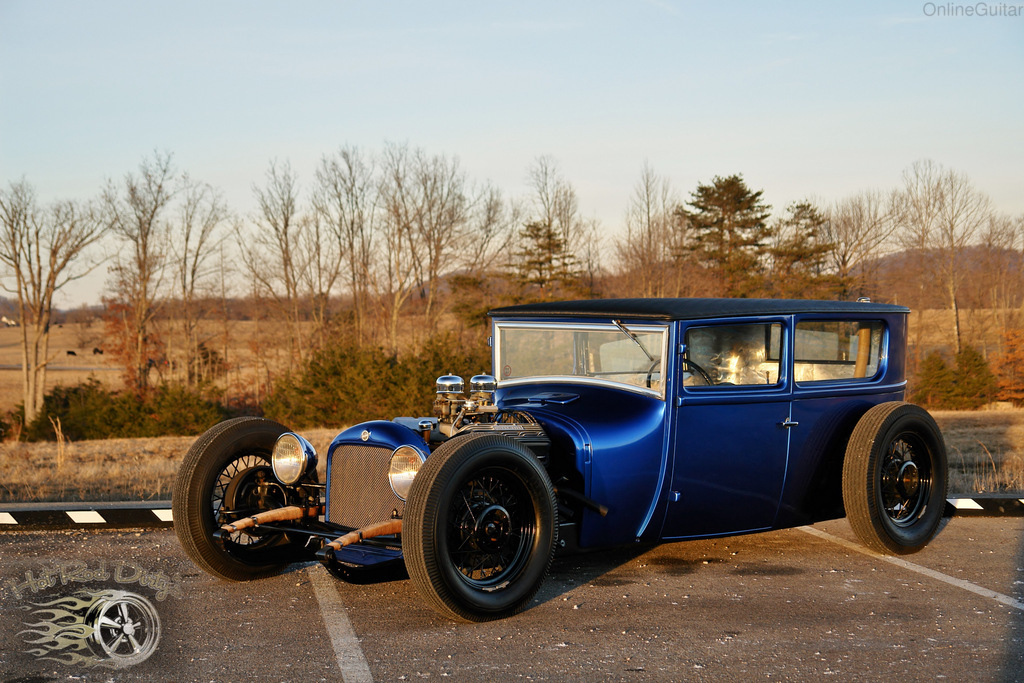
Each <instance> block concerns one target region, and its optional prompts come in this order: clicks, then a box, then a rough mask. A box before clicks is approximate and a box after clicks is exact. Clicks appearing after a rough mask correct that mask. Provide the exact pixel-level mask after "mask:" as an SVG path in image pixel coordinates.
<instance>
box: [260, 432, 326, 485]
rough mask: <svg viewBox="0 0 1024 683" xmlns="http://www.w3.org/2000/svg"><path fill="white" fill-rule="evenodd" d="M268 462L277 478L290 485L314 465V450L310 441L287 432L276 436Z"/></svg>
mask: <svg viewBox="0 0 1024 683" xmlns="http://www.w3.org/2000/svg"><path fill="white" fill-rule="evenodd" d="M270 464H271V466H273V468H274V476H275V477H277V480H278V481H279V482H281V483H282V484H284V485H285V486H291V485H293V484H297V483H298V481H299V480H300V479H302V476H303V475H304V474H306V473H307V472H308V471H309V470H311V469H313V468H314V467H316V451H315V450H314V449H313V445H312V444H311V443H309V442H308V441H306V440H305V439H303V438H302V437H301V436H299V435H298V434H292V433H291V432H287V433H285V434H282V435H281V436H279V437H278V438H277V443H275V444H274V453H273V455H272V456H271V458H270Z"/></svg>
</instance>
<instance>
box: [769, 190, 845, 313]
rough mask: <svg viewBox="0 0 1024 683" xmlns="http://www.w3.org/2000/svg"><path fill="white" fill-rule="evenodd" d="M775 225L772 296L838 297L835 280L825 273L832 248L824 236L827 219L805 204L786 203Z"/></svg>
mask: <svg viewBox="0 0 1024 683" xmlns="http://www.w3.org/2000/svg"><path fill="white" fill-rule="evenodd" d="M786 213H787V215H786V217H785V218H783V219H782V220H780V221H779V222H778V223H777V224H776V226H775V230H774V231H775V234H776V236H777V240H776V242H775V244H774V245H773V246H772V247H771V248H770V249H769V253H770V254H771V257H772V281H771V287H770V290H771V292H772V294H773V295H775V296H779V297H781V298H784V299H800V298H811V299H826V298H831V297H834V296H836V295H838V293H839V291H840V289H841V287H840V283H839V278H838V277H837V276H835V275H834V274H832V273H829V272H828V268H827V262H828V255H829V253H830V252H831V250H832V245H831V244H830V243H829V242H828V240H827V238H826V235H825V232H826V230H825V228H826V223H827V219H826V218H825V216H824V215H823V214H822V213H821V211H819V210H818V208H817V207H816V206H814V205H813V204H811V203H810V202H808V201H803V202H796V203H793V204H790V205H789V207H788V208H787V209H786Z"/></svg>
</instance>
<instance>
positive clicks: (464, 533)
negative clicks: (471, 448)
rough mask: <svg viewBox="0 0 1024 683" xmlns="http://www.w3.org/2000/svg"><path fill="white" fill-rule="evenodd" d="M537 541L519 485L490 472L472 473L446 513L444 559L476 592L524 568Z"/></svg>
mask: <svg viewBox="0 0 1024 683" xmlns="http://www.w3.org/2000/svg"><path fill="white" fill-rule="evenodd" d="M536 536H537V521H536V510H535V507H534V505H533V499H532V497H531V496H530V492H529V490H528V489H527V487H526V485H525V483H524V482H523V481H522V479H521V478H520V477H519V476H518V475H517V474H516V473H515V472H513V471H510V470H506V469H498V468H491V469H487V470H483V471H481V472H478V473H474V474H473V475H472V476H471V477H469V478H468V479H467V480H466V481H465V482H463V483H462V484H461V485H460V486H459V487H458V489H457V490H456V492H455V495H454V496H452V498H451V502H450V505H449V508H448V530H447V543H448V551H447V552H448V558H449V561H450V562H451V565H452V567H453V568H454V569H455V570H456V571H457V572H458V574H459V577H460V578H461V579H462V580H463V581H464V582H465V583H467V584H468V585H469V586H470V587H472V588H474V589H478V590H498V589H500V588H503V587H505V586H506V585H507V584H508V583H509V582H511V581H512V580H513V579H515V578H516V576H518V575H519V574H520V573H521V572H522V571H523V570H524V569H525V567H526V566H527V565H528V564H529V557H530V549H531V548H532V547H533V545H534V542H535V539H536Z"/></svg>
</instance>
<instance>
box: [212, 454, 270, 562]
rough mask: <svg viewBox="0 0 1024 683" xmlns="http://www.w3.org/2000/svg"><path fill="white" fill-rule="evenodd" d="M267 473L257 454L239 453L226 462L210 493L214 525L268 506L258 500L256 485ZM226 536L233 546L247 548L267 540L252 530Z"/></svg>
mask: <svg viewBox="0 0 1024 683" xmlns="http://www.w3.org/2000/svg"><path fill="white" fill-rule="evenodd" d="M271 472H272V471H271V468H270V465H268V464H267V461H266V460H264V459H263V458H262V457H260V456H258V455H251V454H250V455H243V456H240V457H237V458H235V459H234V460H230V461H228V463H227V464H226V465H224V467H223V468H222V469H221V471H220V473H219V474H218V475H217V478H216V480H215V481H214V483H213V490H212V491H211V493H210V506H211V507H212V509H213V519H214V520H215V521H216V523H217V525H218V526H219V525H221V524H229V523H230V522H234V521H236V520H238V519H241V518H243V517H250V516H252V515H254V514H256V513H258V512H261V511H263V510H267V509H270V507H271V506H268V505H266V504H265V503H266V501H261V500H260V496H259V495H258V492H257V487H258V486H259V485H260V484H261V482H262V481H264V480H268V479H271ZM275 503H276V504H275V505H274V506H273V507H281V506H282V505H283V503H282V502H281V501H275ZM228 538H229V540H230V541H231V542H232V543H234V544H235V545H239V546H244V547H245V548H247V549H249V548H256V547H257V546H259V545H260V544H261V543H265V542H269V540H270V539H269V538H268V536H266V535H261V534H260V533H259V532H258V531H253V530H245V531H236V532H234V533H232V534H231V535H230V536H229V537H228Z"/></svg>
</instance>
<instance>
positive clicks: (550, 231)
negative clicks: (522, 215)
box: [516, 221, 576, 290]
mask: <svg viewBox="0 0 1024 683" xmlns="http://www.w3.org/2000/svg"><path fill="white" fill-rule="evenodd" d="M519 239H520V243H521V244H522V251H520V252H519V253H518V254H517V256H518V267H517V273H516V275H517V279H518V280H519V282H520V283H521V284H522V285H524V286H526V285H537V286H538V287H539V288H540V289H541V290H545V289H548V288H550V286H551V285H554V284H559V283H564V282H568V281H570V280H572V278H573V277H575V275H576V273H575V265H576V259H575V258H574V257H573V254H572V252H571V251H570V250H569V247H568V245H567V244H566V241H565V239H564V238H563V237H562V234H561V232H560V231H559V230H557V229H556V228H555V226H554V224H553V223H552V222H550V221H531V222H529V223H526V224H525V225H524V226H523V228H522V230H520V231H519Z"/></svg>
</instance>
